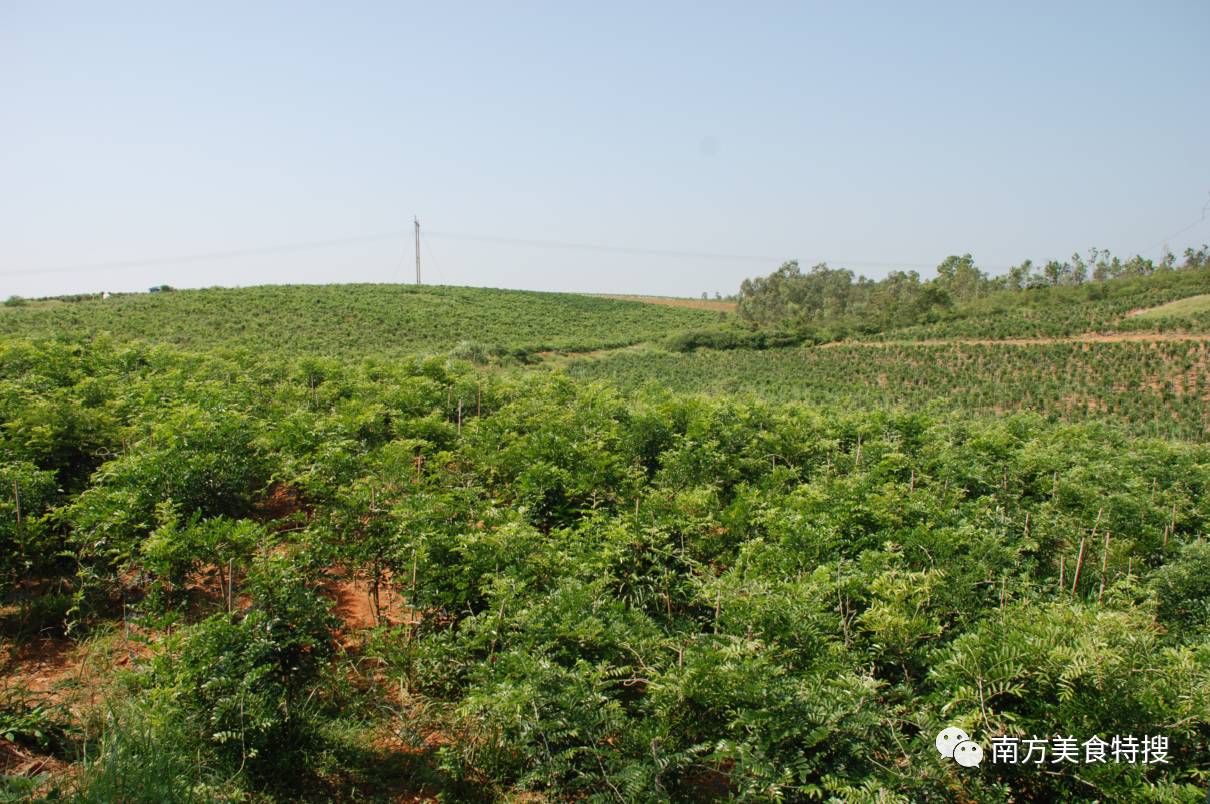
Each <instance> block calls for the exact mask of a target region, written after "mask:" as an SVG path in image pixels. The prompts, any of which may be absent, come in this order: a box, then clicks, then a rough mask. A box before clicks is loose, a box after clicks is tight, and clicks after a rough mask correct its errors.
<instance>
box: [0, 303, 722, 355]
mask: <svg viewBox="0 0 1210 804" xmlns="http://www.w3.org/2000/svg"><path fill="white" fill-rule="evenodd" d="M718 316H719V314H718V313H717V312H710V311H706V310H695V309H690V308H686V307H668V306H662V305H651V304H642V303H639V302H632V301H622V300H617V299H604V298H599V297H595V296H582V295H578V294H571V293H535V292H529V291H518V290H495V289H489V288H461V287H443V286H434V285H424V286H419V287H417V286H415V285H279V286H263V287H253V288H235V289H231V288H210V289H207V290H178V291H164V292H159V293H139V294H126V295H115V296H113V297H111V298H109V299H101V298H100V297H99V296H89V297H80V298H79V299H78V300H74V301H62V300H44V301H30V302H25V303H24V304H21V303H15V304H9V305H5V306H2V307H0V334H8V335H25V336H41V337H48V336H58V335H64V334H66V335H70V336H72V337H91V336H95V335H97V334H99V333H102V332H107V333H110V334H112V335H114V336H115V337H117V338H119V339H122V340H132V339H139V340H146V341H150V342H153V343H169V344H174V345H177V346H183V347H187V348H191V349H212V348H240V349H247V350H250V351H253V352H263V351H266V350H268V351H272V352H275V353H280V354H315V355H346V356H361V355H366V354H381V355H395V356H401V355H408V354H416V353H430V354H431V353H442V354H444V353H446V352H449V351H450V350H452V349H455V348H456V347H458V346H459V345H460V344H462V348H463V351H464V352H465V356H466V357H468V358H473V357H476V356H479V355H487V354H490V353H493V352H494V353H495V354H497V355H500V354H517V355H524V354H527V353H531V352H536V351H544V350H568V351H585V350H588V349H600V348H610V347H617V346H626V345H628V344H632V343H637V342H639V341H646V340H653V339H656V338H659V337H662V336H664V335H666V334H668V333H669V332H675V331H677V330H682V329H690V328H694V327H701V326H704V325H709V324H711V323H713V322H715V321H717V320H718Z"/></svg>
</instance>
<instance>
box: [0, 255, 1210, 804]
mask: <svg viewBox="0 0 1210 804" xmlns="http://www.w3.org/2000/svg"><path fill="white" fill-rule="evenodd" d="M1195 273H1196V270H1190V271H1189V272H1186V273H1183V274H1182V275H1181V276H1182V277H1188V276H1194V274H1195ZM1181 282H1184V283H1186V285H1187V284H1189V283H1190V280H1188V279H1185V278H1181V279H1180V281H1179V282H1178V281H1177V280H1176V279H1173V278H1172V277H1170V276H1167V275H1164V276H1161V277H1160V278H1159V279H1157V280H1156V281H1155V282H1154V283H1148V282H1141V283H1140V282H1135V281H1134V280H1130V281H1126V282H1122V283H1120V284H1119V285H1113V284H1111V283H1107V287H1105V288H1101V289H1099V290H1096V291H1095V293H1101V294H1103V295H1104V296H1105V297H1106V298H1105V299H1102V300H1100V301H1096V302H1088V303H1089V304H1091V305H1093V308H1092V309H1089V310H1079V309H1076V310H1068V309H1067V308H1066V307H1064V306H1063V305H1059V304H1054V303H1053V302H1054V300H1055V298H1057V296H1064V295H1079V294H1086V293H1093V292H1094V291H1089V290H1087V289H1085V288H1077V289H1075V290H1072V291H1069V290H1068V289H1065V288H1058V289H1052V290H1055V293H1050V292H1049V291H1048V292H1045V293H1038V294H1035V295H1034V296H1032V297H1031V296H1028V295H1027V294H1029V293H1032V292H1033V291H1021V292H1020V294H1021V295H1019V296H1018V297H1016V299H1017V301H1018V302H1020V303H1021V304H1025V303H1026V301H1027V300H1028V301H1029V303H1033V302H1034V301H1038V300H1040V299H1042V297H1043V296H1045V298H1046V299H1049V301H1046V302H1045V303H1042V301H1038V305H1037V307H1036V308H1035V309H1034V313H1036V316H1035V317H1036V319H1037V320H1036V322H1035V323H1036V324H1037V326H1036V327H1035V326H1034V325H1033V324H1031V325H1030V326H1029V327H1026V326H1022V325H1021V322H1022V321H1024V320H1026V319H1025V318H1022V317H1021V316H1023V315H1024V313H1023V312H1022V311H1021V310H1018V311H1017V313H1014V315H1017V316H1018V318H1017V319H1014V320H1015V321H1016V323H1014V324H1013V325H1012V326H1011V327H1008V329H1009V330H1011V331H1012V333H1013V334H1014V338H1013V339H999V340H996V339H992V338H988V337H986V331H988V330H989V329H990V330H994V331H1000V330H999V329H997V328H996V327H995V326H991V324H986V322H985V324H986V326H985V327H984V330H985V334H984V335H970V336H960V335H957V334H954V333H955V332H961V331H963V327H964V326H966V324H962V325H961V326H959V325H958V324H955V323H954V321H951V322H949V323H948V324H946V325H945V328H941V327H940V324H935V325H930V326H936V327H939V329H938V331H943V332H945V333H948V335H947V336H946V337H939V336H936V334H934V336H933V337H930V338H924V337H923V334H922V333H923V329H924V328H920V327H907V328H898V329H890V330H887V331H886V332H883V333H881V334H880V335H879V337H880V338H881V340H856V339H853V338H847V339H835V340H832V341H829V342H825V343H819V342H818V341H819V340H820V338H818V337H817V336H819V334H820V333H821V332H822V330H818V329H810V330H802V331H788V330H786V329H784V328H780V327H779V328H773V327H769V328H761V327H747V326H745V325H744V324H742V323H740V322H737V321H736V317H735V316H732V315H731V314H723V315H722V317H721V318H720V312H719V311H718V310H700V309H693V308H691V307H680V306H669V305H661V304H648V303H640V302H634V301H624V300H615V299H601V298H593V297H583V296H572V295H566V294H538V293H522V292H510V291H494V290H474V289H460V288H419V289H417V288H412V287H388V286H370V285H358V286H333V287H300V286H294V287H283V288H268V287H265V288H250V289H246V290H218V289H215V290H207V291H160V292H157V293H154V294H143V295H138V296H134V295H132V296H115V297H113V298H110V299H105V300H100V299H91V298H83V299H60V300H36V301H29V302H21V301H20V300H18V301H17V302H15V303H11V304H9V305H6V306H4V307H0V592H2V595H0V800H25V799H35V800H37V799H44V800H71V801H84V802H107V801H131V802H136V801H137V802H142V801H146V802H163V801H174V802H175V801H184V802H210V801H241V800H242V801H255V802H260V801H266V802H268V801H298V800H305V801H356V800H375V801H416V802H418V801H425V802H428V801H434V802H435V801H459V802H462V801H467V802H478V801H482V802H487V801H525V802H578V801H615V802H649V801H651V802H663V801H667V802H700V801H747V802H766V801H788V802H807V801H817V800H826V801H852V802H860V801H886V802H897V803H898V802H915V801H950V800H960V801H978V802H1016V801H1038V802H1050V801H1135V800H1144V801H1155V802H1161V801H1162V802H1170V801H1175V802H1202V801H1204V798H1205V785H1206V783H1207V781H1208V780H1207V776H1206V769H1207V768H1208V767H1210V605H1208V603H1207V601H1210V542H1208V541H1207V534H1208V529H1210V429H1208V428H1210V376H1208V374H1210V365H1208V364H1210V338H1208V337H1206V336H1205V335H1202V334H1198V333H1197V332H1196V331H1193V330H1196V329H1197V326H1196V322H1197V321H1199V320H1200V319H1199V318H1198V316H1199V315H1201V314H1200V313H1194V314H1193V316H1192V318H1189V319H1186V321H1193V322H1195V324H1194V325H1193V326H1189V325H1188V324H1182V325H1181V327H1183V329H1182V328H1176V329H1173V330H1170V329H1169V328H1168V327H1169V325H1168V324H1167V323H1163V322H1168V321H1171V320H1172V318H1171V316H1169V315H1168V314H1165V315H1164V316H1163V317H1161V318H1160V319H1157V320H1158V321H1160V322H1161V323H1160V324H1158V325H1157V324H1156V323H1155V322H1154V321H1153V322H1152V323H1151V324H1149V325H1148V326H1147V327H1142V328H1139V329H1135V330H1129V329H1128V328H1126V327H1124V326H1119V325H1117V324H1115V325H1114V327H1113V329H1116V330H1122V329H1126V330H1127V331H1125V332H1121V331H1119V332H1118V333H1117V334H1114V335H1111V336H1110V335H1096V334H1095V333H1093V334H1089V333H1087V332H1082V333H1078V334H1076V335H1074V336H1073V335H1063V334H1058V335H1056V334H1053V333H1063V332H1066V331H1068V330H1070V329H1074V328H1077V326H1078V325H1079V323H1080V322H1081V321H1085V322H1086V321H1093V320H1103V321H1109V320H1110V319H1111V318H1112V316H1111V315H1110V314H1109V313H1108V312H1106V310H1108V309H1109V308H1108V307H1106V308H1101V307H1095V305H1096V304H1100V303H1102V302H1103V303H1105V304H1110V302H1108V301H1106V299H1109V298H1111V297H1112V310H1113V311H1114V312H1113V314H1112V315H1114V316H1118V317H1119V319H1120V318H1121V317H1122V316H1124V315H1125V312H1126V311H1129V310H1134V309H1141V308H1143V307H1145V306H1147V305H1149V306H1150V307H1155V306H1156V305H1157V304H1160V303H1167V302H1169V301H1172V299H1171V298H1168V296H1169V295H1170V294H1171V293H1172V292H1175V291H1173V289H1172V288H1173V287H1174V286H1176V285H1180V288H1181V289H1182V291H1183V292H1187V291H1188V290H1189V288H1188V287H1187V286H1186V285H1181V284H1180V283H1181ZM1153 285H1154V286H1153ZM1127 286H1129V287H1132V288H1134V290H1135V291H1137V292H1135V293H1133V298H1131V297H1130V296H1131V294H1127V293H1125V291H1123V290H1122V288H1125V287H1127ZM1187 296H1188V294H1187V295H1186V296H1183V297H1181V298H1187ZM1165 299H1166V301H1165ZM1144 302H1145V303H1144ZM979 303H981V302H976V303H975V304H976V305H977V304H979ZM1189 304H1193V303H1189ZM1186 306H1188V305H1186ZM956 310H957V313H959V314H961V315H959V317H958V318H956V319H955V321H967V322H969V323H970V324H971V325H972V326H973V325H974V323H976V319H975V318H962V316H965V315H966V314H967V313H968V312H969V308H967V307H959V308H956ZM1135 318H1137V317H1135ZM1131 320H1134V319H1131ZM1030 327H1034V328H1033V329H1030ZM974 329H976V330H977V329H978V327H974ZM1024 330H1029V331H1030V332H1034V334H1032V335H1029V334H1022V333H1023V331H1024ZM1038 333H1043V334H1038ZM1044 333H1051V334H1044ZM871 335H873V333H866V336H871ZM800 342H806V343H815V344H816V345H810V346H785V345H784V344H786V343H800ZM676 350H683V351H676ZM944 728H958V729H961V730H963V731H964V732H966V733H968V734H970V735H975V736H977V738H978V739H979V740H982V741H983V743H984V744H985V745H987V746H989V752H990V745H991V742H990V741H991V740H992V739H1000V740H1007V739H1017V740H1021V741H1026V740H1029V739H1033V738H1035V736H1037V737H1042V738H1046V739H1050V738H1059V737H1065V736H1066V735H1071V736H1072V737H1074V738H1076V739H1078V740H1079V741H1081V742H1084V741H1090V740H1093V739H1094V738H1095V739H1104V740H1106V741H1109V740H1111V739H1113V738H1114V737H1115V735H1128V736H1129V735H1135V736H1137V737H1138V738H1139V739H1146V740H1147V741H1148V742H1147V745H1148V746H1149V751H1150V750H1151V749H1153V748H1154V749H1156V750H1158V747H1159V746H1161V743H1158V742H1152V740H1153V739H1155V740H1158V739H1160V738H1162V739H1163V741H1164V742H1163V743H1162V747H1163V750H1164V753H1163V757H1164V759H1163V761H1162V762H1160V761H1155V762H1142V761H1136V762H1122V761H1118V762H1107V763H1101V764H1095V763H1094V764H1088V763H1084V764H1053V763H1051V764H1048V765H1046V766H1043V767H1044V770H1045V772H1042V771H1040V770H1038V769H1037V768H1036V767H1034V766H1030V765H1023V764H1017V765H1008V764H1003V763H995V762H992V761H990V760H989V761H985V762H984V763H983V764H982V765H981V766H980V767H979V768H977V769H972V768H963V767H960V766H958V765H957V764H956V763H954V762H953V761H952V760H946V759H943V758H941V757H940V756H939V754H938V752H937V749H936V746H935V738H936V736H937V734H938V732H939V731H941V730H942V729H944ZM1148 756H1152V754H1148Z"/></svg>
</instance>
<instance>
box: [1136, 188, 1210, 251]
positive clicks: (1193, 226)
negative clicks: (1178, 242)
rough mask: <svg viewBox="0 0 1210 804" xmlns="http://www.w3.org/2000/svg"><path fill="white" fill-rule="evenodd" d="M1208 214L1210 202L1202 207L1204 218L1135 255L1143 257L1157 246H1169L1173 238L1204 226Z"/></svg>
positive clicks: (1162, 238)
mask: <svg viewBox="0 0 1210 804" xmlns="http://www.w3.org/2000/svg"><path fill="white" fill-rule="evenodd" d="M1208 212H1210V200H1208V201H1206V204H1205V206H1203V207H1202V216H1201V217H1200V218H1198V219H1197V220H1195V221H1194V222H1193V223H1191V224H1189V225H1188V226H1183V227H1181V228H1180V229H1177V230H1176V231H1175V232H1173V233H1172V234H1170V235H1166V236H1164V237H1161V238H1160V239H1159V240H1157V241H1155V242H1154V243H1152V244H1151V245H1150V246H1148V247H1147V248H1144V249H1139V250H1138V251H1137V252H1135V253H1136V254H1140V255H1142V254H1146V253H1147V252H1148V251H1151V249H1153V248H1155V247H1156V246H1164V245H1167V244H1168V241H1169V240H1171V239H1172V238H1174V237H1176V236H1177V235H1183V234H1184V233H1185V232H1187V231H1189V230H1190V229H1193V228H1195V227H1197V226H1200V225H1202V224H1203V223H1205V222H1206V214H1207V213H1208Z"/></svg>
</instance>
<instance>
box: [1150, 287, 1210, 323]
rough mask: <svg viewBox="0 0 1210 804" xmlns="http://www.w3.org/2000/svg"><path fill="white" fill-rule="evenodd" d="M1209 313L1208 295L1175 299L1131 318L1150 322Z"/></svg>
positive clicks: (1209, 296)
mask: <svg viewBox="0 0 1210 804" xmlns="http://www.w3.org/2000/svg"><path fill="white" fill-rule="evenodd" d="M1206 312H1210V293H1202V294H1200V295H1197V296H1190V297H1188V298H1186V299H1177V300H1176V301H1173V302H1168V303H1167V304H1161V305H1159V306H1158V307H1152V308H1151V309H1149V310H1143V311H1142V312H1139V313H1136V314H1134V315H1133V316H1131V317H1132V318H1141V319H1144V320H1151V319H1156V318H1189V317H1192V316H1194V315H1197V314H1199V313H1206Z"/></svg>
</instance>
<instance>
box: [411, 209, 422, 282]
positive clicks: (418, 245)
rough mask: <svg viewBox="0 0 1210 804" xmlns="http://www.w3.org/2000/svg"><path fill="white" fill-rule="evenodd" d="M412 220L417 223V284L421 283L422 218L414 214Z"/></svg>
mask: <svg viewBox="0 0 1210 804" xmlns="http://www.w3.org/2000/svg"><path fill="white" fill-rule="evenodd" d="M412 222H413V223H415V224H416V284H417V285H419V284H420V219H419V218H417V217H416V216H415V215H413V216H412Z"/></svg>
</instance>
